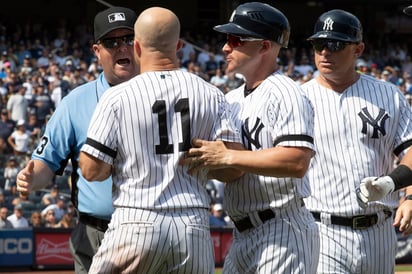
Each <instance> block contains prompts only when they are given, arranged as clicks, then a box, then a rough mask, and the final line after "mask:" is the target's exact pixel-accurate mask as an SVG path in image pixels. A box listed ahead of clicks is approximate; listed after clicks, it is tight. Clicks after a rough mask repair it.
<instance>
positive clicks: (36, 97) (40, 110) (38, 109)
mask: <svg viewBox="0 0 412 274" xmlns="http://www.w3.org/2000/svg"><path fill="white" fill-rule="evenodd" d="M55 81H56V80H55ZM30 106H31V107H33V108H34V109H35V113H36V116H37V121H38V122H39V123H40V124H43V123H44V120H45V119H46V116H47V115H49V114H52V113H53V111H54V103H53V101H52V99H51V98H50V95H49V91H48V90H47V89H46V86H45V85H40V84H39V85H37V86H36V87H35V88H34V90H33V98H32V100H31V102H30Z"/></svg>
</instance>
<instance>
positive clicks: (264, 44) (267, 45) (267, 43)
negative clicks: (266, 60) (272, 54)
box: [260, 40, 273, 52]
mask: <svg viewBox="0 0 412 274" xmlns="http://www.w3.org/2000/svg"><path fill="white" fill-rule="evenodd" d="M272 47H273V44H272V42H271V41H269V40H263V41H262V44H261V49H260V50H261V51H262V52H265V51H268V50H270V49H271V48H272Z"/></svg>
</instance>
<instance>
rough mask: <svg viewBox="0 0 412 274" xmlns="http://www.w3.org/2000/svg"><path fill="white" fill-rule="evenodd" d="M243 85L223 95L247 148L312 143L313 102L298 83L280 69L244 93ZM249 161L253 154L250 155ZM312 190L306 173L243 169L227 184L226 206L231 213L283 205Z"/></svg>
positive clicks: (282, 206) (306, 145)
mask: <svg viewBox="0 0 412 274" xmlns="http://www.w3.org/2000/svg"><path fill="white" fill-rule="evenodd" d="M244 90H245V86H244V85H242V86H240V87H239V88H237V89H235V90H233V91H230V92H229V93H228V94H227V95H226V98H227V100H228V102H229V104H230V107H231V110H232V114H233V115H235V120H236V123H237V127H238V128H242V138H243V144H244V145H245V147H246V149H249V150H252V151H257V150H262V149H267V148H271V147H275V146H293V147H307V148H310V149H313V148H314V146H313V108H312V107H311V105H310V103H309V101H308V100H307V98H305V97H304V95H303V93H302V91H301V89H300V87H299V86H298V85H297V84H296V83H295V82H294V81H293V80H292V79H290V78H289V77H287V76H285V75H284V74H283V73H281V72H280V71H278V72H275V73H273V74H272V75H271V76H269V77H268V78H267V79H265V80H264V81H263V82H262V83H261V84H260V85H259V86H258V87H257V88H256V89H255V90H254V91H253V92H252V93H250V94H249V95H247V96H245V94H244ZM251 161H253V159H251ZM308 195H310V190H309V183H308V180H307V178H306V177H304V178H303V179H300V178H277V177H269V176H261V175H256V174H252V173H247V174H245V175H244V176H242V177H241V178H239V179H238V180H236V181H235V182H233V183H230V184H226V186H225V208H226V209H227V211H228V213H229V215H230V216H231V217H232V218H235V219H236V217H241V216H244V215H245V214H247V213H250V212H254V211H260V210H264V209H267V208H277V209H279V208H284V207H287V206H288V205H289V204H293V203H295V204H299V206H300V203H297V201H298V200H299V199H301V198H303V197H307V196H308Z"/></svg>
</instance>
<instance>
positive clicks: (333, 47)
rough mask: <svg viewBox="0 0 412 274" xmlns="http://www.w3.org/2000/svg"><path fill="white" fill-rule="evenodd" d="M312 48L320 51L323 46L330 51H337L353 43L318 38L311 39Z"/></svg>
mask: <svg viewBox="0 0 412 274" xmlns="http://www.w3.org/2000/svg"><path fill="white" fill-rule="evenodd" d="M311 43H312V46H313V49H314V50H316V51H322V50H323V49H324V48H326V49H327V50H329V51H330V52H337V51H341V50H343V49H344V48H345V47H346V46H347V45H350V44H353V43H349V42H342V41H336V40H324V39H318V40H313V41H311Z"/></svg>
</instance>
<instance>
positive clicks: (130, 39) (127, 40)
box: [97, 35, 134, 49]
mask: <svg viewBox="0 0 412 274" xmlns="http://www.w3.org/2000/svg"><path fill="white" fill-rule="evenodd" d="M121 42H123V43H124V44H125V45H126V46H129V47H131V46H133V43H134V35H125V36H121V37H110V38H105V39H102V40H99V41H97V44H102V45H103V47H105V48H107V49H113V48H117V47H120V45H121V44H122V43H121Z"/></svg>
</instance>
